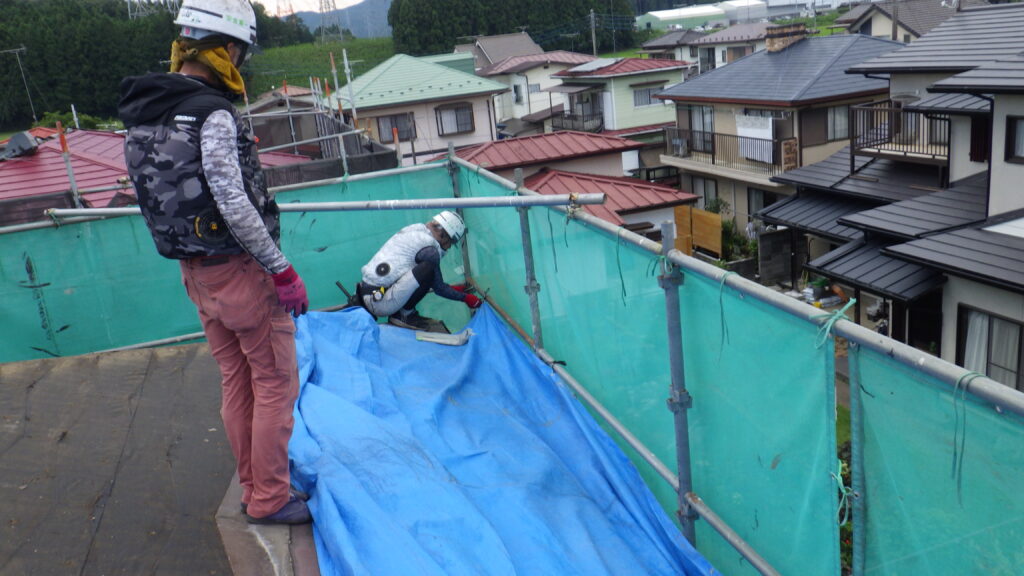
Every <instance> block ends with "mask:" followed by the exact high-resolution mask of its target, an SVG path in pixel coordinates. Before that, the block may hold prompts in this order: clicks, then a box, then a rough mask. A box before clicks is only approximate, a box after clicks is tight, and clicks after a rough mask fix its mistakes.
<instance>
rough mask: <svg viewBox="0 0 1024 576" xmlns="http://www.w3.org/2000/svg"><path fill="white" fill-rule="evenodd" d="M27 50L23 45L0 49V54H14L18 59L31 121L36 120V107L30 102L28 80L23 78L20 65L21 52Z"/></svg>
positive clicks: (30, 94) (22, 69)
mask: <svg viewBox="0 0 1024 576" xmlns="http://www.w3.org/2000/svg"><path fill="white" fill-rule="evenodd" d="M26 52H28V49H27V48H25V46H24V45H22V46H21V48H11V49H10V50H0V54H14V57H15V58H17V59H18V70H20V71H21V82H22V83H23V84H24V85H25V94H26V95H27V96H28V107H29V108H31V109H32V122H38V121H39V119H38V118H36V107H35V106H34V105H33V104H32V93H31V92H30V91H29V89H28V80H26V79H25V69H24V68H22V67H21V54H24V53H26Z"/></svg>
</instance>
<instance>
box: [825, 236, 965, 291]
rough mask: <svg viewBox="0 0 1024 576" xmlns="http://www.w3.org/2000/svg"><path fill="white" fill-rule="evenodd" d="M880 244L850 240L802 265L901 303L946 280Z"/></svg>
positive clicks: (936, 272)
mask: <svg viewBox="0 0 1024 576" xmlns="http://www.w3.org/2000/svg"><path fill="white" fill-rule="evenodd" d="M884 246H885V245H884V244H882V243H878V242H872V241H864V240H854V241H853V242H850V243H849V244H846V245H844V246H841V247H839V248H837V249H836V250H833V251H831V252H829V253H828V254H825V255H824V256H821V257H820V258H817V259H815V260H813V261H811V262H809V263H808V264H807V265H806V268H808V269H809V270H812V271H814V272H817V273H819V274H822V275H824V276H828V277H830V278H835V279H837V280H841V281H843V282H846V283H849V284H852V285H854V286H857V287H859V288H861V289H864V290H868V291H869V292H874V293H876V294H881V295H882V296H886V297H889V298H893V299H895V300H901V301H904V302H907V301H911V300H914V299H916V298H918V297H920V296H923V295H925V294H927V293H929V292H931V291H932V290H935V289H936V288H938V287H939V286H941V285H942V284H943V283H944V282H945V281H946V278H945V277H944V276H943V275H942V273H941V272H939V271H937V270H935V269H932V268H929V267H927V266H922V265H920V264H915V263H913V262H906V261H904V260H899V259H897V258H893V257H892V256H889V255H887V254H885V253H884V252H882V248H884Z"/></svg>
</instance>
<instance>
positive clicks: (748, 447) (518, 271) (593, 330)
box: [460, 172, 839, 575]
mask: <svg viewBox="0 0 1024 576" xmlns="http://www.w3.org/2000/svg"><path fill="white" fill-rule="evenodd" d="M460 190H461V191H462V192H463V193H464V194H465V195H474V196H494V195H503V194H509V191H508V190H505V189H502V188H500V187H498V186H496V185H494V184H493V183H491V182H490V181H489V180H487V179H485V178H482V177H480V176H479V175H477V174H474V173H472V172H464V173H463V174H462V178H461V179H460ZM467 221H468V225H469V227H470V229H471V230H476V231H477V232H475V233H471V236H472V238H473V240H472V246H471V249H470V257H471V266H470V269H471V272H472V275H473V277H474V278H475V279H476V280H477V282H478V283H479V284H480V285H481V286H483V287H484V288H486V289H488V290H490V293H491V295H492V296H496V299H497V302H498V303H499V304H500V305H501V306H502V307H503V308H505V309H506V311H507V312H508V313H509V315H510V316H512V317H513V318H514V319H515V320H516V321H517V322H518V323H519V324H520V326H522V327H523V328H524V329H525V330H526V331H527V332H529V331H530V310H529V302H528V299H527V297H526V295H525V292H524V289H523V286H524V285H525V284H526V276H525V265H524V255H523V250H522V248H521V242H520V241H519V238H520V226H519V220H518V218H511V217H509V214H508V213H507V209H506V210H504V211H503V210H500V209H490V210H472V211H467ZM530 227H531V235H532V238H533V257H534V260H535V269H536V274H537V277H538V282H539V283H540V284H541V291H540V293H539V295H538V296H539V306H540V313H541V325H542V329H543V344H544V348H545V349H546V350H548V351H549V352H550V353H551V354H552V356H553V357H554V358H556V359H557V360H562V361H564V362H566V368H567V370H568V371H569V372H570V373H571V374H572V375H573V376H574V377H576V378H577V379H578V380H580V381H581V382H583V383H584V384H585V385H586V387H587V389H588V391H589V392H590V393H591V394H593V395H594V396H595V397H596V398H597V399H598V401H600V402H601V403H602V404H603V405H604V406H605V407H606V408H608V409H609V410H610V411H611V412H612V413H613V414H614V415H615V416H616V418H617V419H619V420H620V421H621V422H622V423H623V424H625V425H626V427H627V428H629V430H630V431H631V432H632V433H633V434H634V435H635V436H636V437H637V438H639V439H640V441H641V442H643V443H644V444H645V445H646V446H647V447H648V448H650V449H651V450H652V451H653V452H654V453H655V454H656V455H657V456H658V458H659V459H660V460H661V461H662V462H664V463H665V464H666V465H668V466H669V467H670V468H671V469H673V470H675V466H676V458H675V430H674V426H673V418H672V413H671V412H670V411H669V410H668V409H667V407H666V403H665V400H666V398H667V397H668V394H669V385H670V376H669V364H668V351H667V346H668V344H667V327H666V324H665V294H664V292H663V291H662V289H661V288H660V287H659V284H658V279H657V275H658V274H659V273H660V271H659V268H658V265H659V260H658V256H657V255H655V254H652V253H649V252H644V251H641V250H640V249H639V248H636V247H634V246H632V245H631V244H627V243H625V242H623V241H622V240H621V239H619V238H617V237H613V236H611V235H609V234H607V233H604V232H601V231H598V230H595V229H590V228H588V227H587V226H585V225H583V224H581V223H580V222H579V221H576V220H572V221H567V220H566V218H565V216H564V215H563V214H562V213H561V212H558V211H555V210H551V209H547V208H534V209H531V210H530ZM480 230H486V235H484V234H481V233H479V231H480ZM680 300H681V308H682V315H683V318H682V321H683V336H684V351H685V363H686V377H687V385H688V387H689V389H690V391H691V392H692V394H693V396H694V405H693V410H691V412H690V418H691V428H690V429H691V434H692V436H691V450H692V460H693V462H692V463H693V474H694V488H695V491H696V492H697V493H698V494H699V495H700V496H701V497H702V498H703V499H704V500H705V502H707V503H708V504H709V505H710V506H711V507H712V508H713V509H714V510H715V511H716V512H717V513H718V514H719V515H720V516H722V517H723V518H724V519H725V520H726V521H727V522H728V523H729V524H730V525H731V526H732V528H733V529H734V530H736V531H737V532H738V533H739V534H740V536H742V537H743V538H744V539H746V541H747V542H748V543H749V544H751V546H753V547H754V549H756V550H758V551H759V553H761V554H762V556H764V557H765V558H766V560H768V562H769V563H771V564H772V565H773V566H774V567H775V568H776V569H777V570H779V571H780V572H781V573H783V574H816V575H822V574H838V570H839V545H838V537H839V535H838V525H837V522H836V508H837V506H838V498H837V495H836V494H837V487H838V485H837V483H836V481H835V477H834V475H835V474H838V469H837V460H836V455H835V404H834V382H833V378H834V368H833V364H832V358H833V345H832V341H831V339H824V338H823V340H822V341H820V342H819V341H818V338H819V329H818V326H817V325H815V324H812V323H809V322H807V321H806V320H798V319H797V318H795V317H793V316H791V315H789V314H787V313H784V312H781V311H779V310H777V309H774V308H772V307H771V306H768V305H765V304H763V303H761V302H759V301H757V300H756V299H754V298H751V297H750V296H746V297H744V296H741V295H740V294H739V292H737V291H735V290H732V289H729V288H724V289H722V288H721V287H720V285H719V284H718V283H716V282H713V281H710V280H708V279H707V278H705V277H702V276H700V275H697V274H688V275H687V276H686V281H685V283H684V284H683V286H682V287H681V288H680ZM723 321H724V322H725V326H726V331H727V332H725V333H723V330H722V325H723V324H722V323H723ZM769 366H770V369H767V367H769ZM623 449H624V450H626V452H627V453H628V454H630V455H631V457H632V458H633V460H634V462H636V463H637V466H638V468H639V469H640V471H641V474H643V476H644V478H645V480H646V481H647V483H648V485H649V486H650V487H651V488H652V490H653V491H654V492H655V494H656V495H657V496H658V498H659V500H660V501H661V503H662V505H663V506H664V507H665V508H666V510H668V511H670V512H672V511H674V510H675V509H676V507H677V505H676V495H675V493H674V491H673V490H672V488H671V487H670V486H669V485H668V483H667V482H665V481H664V480H663V479H662V478H661V477H660V476H658V475H657V473H656V472H654V470H653V468H651V467H650V466H649V465H647V464H646V463H645V462H643V461H642V460H641V459H640V458H639V457H638V456H637V455H636V454H635V453H634V452H633V451H632V450H631V449H629V447H628V446H626V445H625V444H623ZM698 526H699V527H700V529H699V531H698V541H697V547H698V549H699V550H700V551H701V553H702V554H704V555H705V557H707V558H708V559H709V560H711V562H712V564H714V565H715V566H716V568H718V569H719V570H721V571H723V572H724V573H725V574H730V575H734V574H756V571H755V570H754V569H753V568H751V567H750V565H749V564H747V563H746V562H745V561H744V560H743V559H742V558H741V557H740V556H739V554H738V553H737V552H736V551H735V550H734V549H733V548H732V546H731V545H729V544H728V543H727V542H726V541H725V540H724V539H722V538H721V537H720V536H718V535H717V533H715V532H713V531H712V530H711V529H710V528H708V527H707V524H706V523H703V522H698Z"/></svg>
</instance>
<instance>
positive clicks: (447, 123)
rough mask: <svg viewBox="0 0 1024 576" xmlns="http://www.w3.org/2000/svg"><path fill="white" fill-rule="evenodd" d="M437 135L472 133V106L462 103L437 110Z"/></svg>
mask: <svg viewBox="0 0 1024 576" xmlns="http://www.w3.org/2000/svg"><path fill="white" fill-rule="evenodd" d="M434 112H435V113H436V114H437V133H438V134H440V135H441V136H446V135H448V134H462V133H464V132H472V131H473V129H474V127H473V105H472V104H470V103H468V102H464V103H462V104H454V105H452V106H445V107H442V108H437V109H436V110H435V111H434Z"/></svg>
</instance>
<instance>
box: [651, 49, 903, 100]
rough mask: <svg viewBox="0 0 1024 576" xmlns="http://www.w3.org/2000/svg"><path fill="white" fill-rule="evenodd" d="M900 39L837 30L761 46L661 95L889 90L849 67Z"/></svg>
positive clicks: (771, 96) (783, 96) (815, 96)
mask: <svg viewBox="0 0 1024 576" xmlns="http://www.w3.org/2000/svg"><path fill="white" fill-rule="evenodd" d="M900 46H902V44H900V43H898V42H892V41H889V40H882V39H879V38H872V37H870V36H862V35H859V34H837V35H833V36H819V37H812V38H806V39H804V40H801V41H799V42H797V43H795V44H793V45H791V46H789V47H788V48H786V49H785V50H782V51H781V52H768V51H766V50H761V51H758V52H755V53H754V54H751V55H749V56H745V57H743V58H740V59H739V60H736V61H735V62H732V63H731V64H729V65H728V66H722V67H720V68H715V69H714V70H711V71H709V72H705V73H704V74H701V75H700V76H697V77H696V78H691V79H690V80H687V81H685V82H681V83H679V84H676V85H674V86H671V87H669V88H668V89H666V90H665V91H663V92H661V93H660V94H659V96H664V97H667V98H671V99H679V100H694V101H701V100H703V101H714V100H729V101H734V102H735V101H742V102H777V103H794V104H795V103H798V102H811V101H817V100H825V99H829V98H837V97H841V96H845V95H851V94H859V93H864V92H872V91H879V92H880V91H885V90H888V88H889V83H888V81H887V80H878V79H873V78H864V77H863V76H856V75H851V74H844V73H843V71H844V70H845V69H846V68H848V67H850V66H852V65H854V64H856V63H859V62H863V61H864V60H868V59H870V58H874V57H875V56H878V55H880V54H884V53H886V52H891V51H893V50H895V49H897V48H899V47H900Z"/></svg>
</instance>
